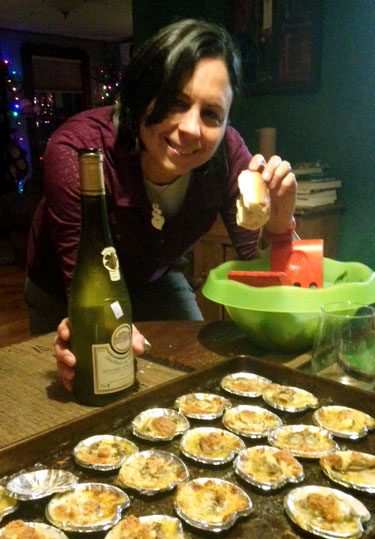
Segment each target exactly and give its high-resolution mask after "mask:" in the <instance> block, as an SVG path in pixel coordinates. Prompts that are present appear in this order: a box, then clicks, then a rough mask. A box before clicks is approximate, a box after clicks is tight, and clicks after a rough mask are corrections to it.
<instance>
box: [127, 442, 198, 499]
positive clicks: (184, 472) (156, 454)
mask: <svg viewBox="0 0 375 539" xmlns="http://www.w3.org/2000/svg"><path fill="white" fill-rule="evenodd" d="M147 458H161V459H163V460H165V466H166V467H168V464H170V463H171V462H172V463H173V464H175V465H177V467H178V468H179V469H180V472H181V477H176V478H175V479H173V480H171V481H170V482H169V483H168V485H166V486H161V487H150V488H148V487H144V486H142V485H137V484H135V483H134V482H131V481H129V480H126V468H127V467H129V466H132V465H133V462H136V461H137V460H140V459H142V460H144V459H147ZM188 478H189V470H188V468H187V466H186V464H185V463H184V462H183V461H182V460H181V459H180V458H179V457H177V456H176V455H174V454H173V453H169V452H168V451H161V450H157V449H150V450H147V451H141V452H139V453H134V455H130V456H129V457H128V458H127V459H126V460H125V462H124V463H123V465H122V466H121V469H120V472H119V476H118V483H119V484H120V485H121V486H122V487H124V488H132V489H134V490H136V491H138V492H139V493H140V494H144V495H146V496H153V495H155V494H159V493H160V492H166V491H169V490H173V489H174V488H175V486H176V485H177V484H178V483H181V482H183V481H186V480H187V479H188Z"/></svg>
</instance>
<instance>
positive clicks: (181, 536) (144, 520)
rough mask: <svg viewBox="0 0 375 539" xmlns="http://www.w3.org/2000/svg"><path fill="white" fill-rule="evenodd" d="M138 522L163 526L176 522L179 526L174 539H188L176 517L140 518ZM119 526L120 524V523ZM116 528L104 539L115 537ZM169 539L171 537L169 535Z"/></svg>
mask: <svg viewBox="0 0 375 539" xmlns="http://www.w3.org/2000/svg"><path fill="white" fill-rule="evenodd" d="M138 520H139V521H140V522H141V523H143V524H152V523H154V522H155V523H158V524H161V525H162V524H163V523H164V522H166V523H168V522H176V524H177V531H176V534H175V535H174V536H173V539H186V536H185V534H184V531H183V528H182V522H181V521H180V520H179V519H178V518H175V517H170V516H168V515H147V516H143V517H138ZM118 524H119V523H118ZM118 524H117V525H118ZM114 531H115V527H114V528H112V530H110V531H109V532H108V533H107V534H106V536H105V538H104V539H112V538H113V537H114V536H115V533H114ZM168 537H169V535H168Z"/></svg>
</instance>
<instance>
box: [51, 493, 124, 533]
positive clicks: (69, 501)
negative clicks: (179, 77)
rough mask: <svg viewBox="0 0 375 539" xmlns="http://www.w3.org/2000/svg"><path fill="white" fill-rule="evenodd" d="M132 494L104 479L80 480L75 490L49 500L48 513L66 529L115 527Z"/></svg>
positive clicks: (85, 529)
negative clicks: (103, 480)
mask: <svg viewBox="0 0 375 539" xmlns="http://www.w3.org/2000/svg"><path fill="white" fill-rule="evenodd" d="M129 505H130V499H129V496H128V495H127V494H126V493H125V492H123V491H122V490H121V489H119V488H117V487H114V486H112V485H107V484H104V483H79V484H78V485H77V486H76V488H75V489H74V490H70V491H69V492H64V493H62V494H56V495H55V496H54V497H53V498H52V499H51V500H50V502H49V503H48V505H47V508H46V517H47V519H48V521H49V522H51V524H53V525H54V526H56V527H57V528H60V529H61V530H64V531H71V532H97V531H103V530H107V529H109V528H112V526H114V525H115V524H117V522H118V521H119V520H120V518H121V511H122V510H123V509H125V508H126V507H129Z"/></svg>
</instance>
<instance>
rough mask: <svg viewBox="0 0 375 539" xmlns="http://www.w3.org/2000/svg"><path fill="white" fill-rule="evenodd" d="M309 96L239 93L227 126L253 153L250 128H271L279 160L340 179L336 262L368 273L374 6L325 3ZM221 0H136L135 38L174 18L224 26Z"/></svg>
mask: <svg viewBox="0 0 375 539" xmlns="http://www.w3.org/2000/svg"><path fill="white" fill-rule="evenodd" d="M324 3H325V9H324V18H323V21H322V24H323V44H322V66H321V85H320V88H319V90H318V91H317V92H314V93H310V94H304V95H301V94H293V95H280V94H274V95H263V96H244V97H243V99H242V100H241V102H240V103H239V106H237V107H236V108H235V111H234V115H233V118H232V124H233V125H234V126H235V127H236V128H237V129H238V130H239V131H240V133H241V134H242V136H243V137H244V139H245V140H246V142H247V143H248V145H249V148H250V150H252V151H257V135H256V132H255V130H256V129H257V128H258V127H264V126H273V127H276V128H277V131H278V144H277V151H278V153H280V155H282V156H283V157H284V158H285V159H288V160H289V161H291V163H292V164H293V163H296V162H298V161H310V160H314V161H315V160H318V159H320V160H322V161H324V162H327V163H329V164H330V165H331V167H332V169H333V172H334V173H335V174H336V176H337V177H339V178H340V179H341V180H342V182H343V187H342V189H341V191H340V196H341V199H342V200H343V202H344V204H345V206H346V209H345V212H344V214H343V215H342V217H341V221H340V225H341V226H340V236H339V248H338V259H340V260H352V261H359V262H363V263H365V264H367V265H369V266H371V267H372V268H375V239H374V229H375V195H374V187H375V158H374V155H375V152H374V143H375V91H374V89H375V83H374V81H375V53H374V51H375V31H374V28H375V2H373V0H356V2H353V1H352V0H325V2H324ZM229 8H230V1H229V0H215V1H213V0H212V1H211V0H206V1H202V0H179V2H175V1H173V0H136V2H133V24H134V36H135V41H136V42H137V41H138V40H139V41H142V40H143V39H144V38H145V37H147V36H148V35H150V34H151V33H152V32H153V31H154V30H156V29H157V28H159V27H160V26H163V25H164V24H167V23H168V22H170V21H172V20H174V19H175V18H177V17H181V16H192V17H201V18H208V19H210V20H216V21H218V22H222V23H223V24H228V20H229V19H228V9H229Z"/></svg>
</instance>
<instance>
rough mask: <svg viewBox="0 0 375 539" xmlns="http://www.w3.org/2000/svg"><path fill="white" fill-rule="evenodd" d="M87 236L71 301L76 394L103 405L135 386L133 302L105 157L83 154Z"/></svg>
mask: <svg viewBox="0 0 375 539" xmlns="http://www.w3.org/2000/svg"><path fill="white" fill-rule="evenodd" d="M79 154H80V155H79V170H80V185H81V208H82V212H81V215H82V222H81V236H80V242H79V248H78V255H77V262H76V266H75V270H74V275H73V280H72V285H71V290H70V294H69V302H68V316H69V321H70V326H71V339H70V343H71V349H72V351H73V353H74V355H75V356H76V360H77V363H76V369H75V378H74V391H75V394H76V396H77V398H78V400H79V401H81V402H82V403H84V404H88V405H94V406H101V405H104V404H107V403H109V402H112V401H114V400H116V399H119V398H121V397H122V396H124V395H125V393H126V392H127V391H128V390H129V389H130V388H131V387H132V386H133V385H134V384H135V360H134V356H133V349H132V342H131V337H132V323H131V322H132V315H131V303H130V298H129V294H128V290H127V287H126V284H125V280H124V278H123V276H122V274H121V270H120V267H119V262H118V258H117V254H116V250H115V248H114V246H113V242H112V237H111V232H110V229H109V225H108V216H107V207H106V198H105V187H104V176H103V155H102V153H101V152H100V150H96V149H91V148H90V149H87V150H81V151H80V152H79Z"/></svg>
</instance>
